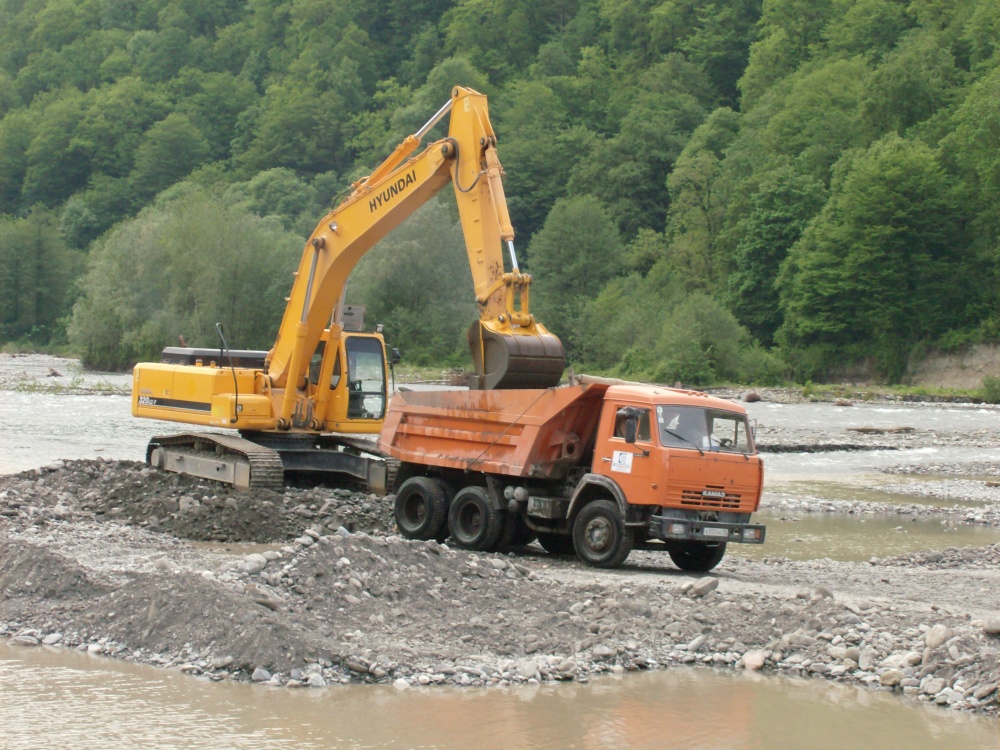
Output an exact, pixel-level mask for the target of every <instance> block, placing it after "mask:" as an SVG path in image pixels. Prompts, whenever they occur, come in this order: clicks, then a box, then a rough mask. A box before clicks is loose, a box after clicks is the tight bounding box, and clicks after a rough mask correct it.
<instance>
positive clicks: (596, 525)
mask: <svg viewBox="0 0 1000 750" xmlns="http://www.w3.org/2000/svg"><path fill="white" fill-rule="evenodd" d="M632 541H633V539H632V529H630V528H627V527H626V526H625V523H624V522H623V521H622V517H621V514H620V513H619V512H618V506H616V505H615V504H614V503H613V502H611V501H610V500H594V501H593V502H591V503H588V504H587V505H585V506H584V507H583V510H581V511H580V514H579V515H578V516H577V517H576V521H574V522H573V546H574V547H575V548H576V554H577V556H578V557H579V558H580V559H581V560H583V561H584V562H585V563H587V564H588V565H593V566H594V567H595V568H617V567H618V566H619V565H621V564H622V563H623V562H625V558H626V557H628V554H629V552H631V551H632Z"/></svg>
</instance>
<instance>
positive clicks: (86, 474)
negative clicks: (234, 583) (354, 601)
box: [0, 459, 393, 542]
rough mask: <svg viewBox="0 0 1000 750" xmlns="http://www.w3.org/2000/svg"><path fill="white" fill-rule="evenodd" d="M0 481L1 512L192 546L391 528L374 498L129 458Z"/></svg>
mask: <svg viewBox="0 0 1000 750" xmlns="http://www.w3.org/2000/svg"><path fill="white" fill-rule="evenodd" d="M3 480H4V481H3V484H2V487H3V490H4V492H3V493H0V506H5V507H6V509H7V512H9V513H13V511H14V510H17V509H21V510H22V512H23V513H27V514H30V515H40V516H43V517H49V518H51V517H52V515H53V512H54V511H60V512H59V513H58V515H59V517H60V518H65V517H68V515H69V514H70V513H74V512H75V513H79V512H81V511H82V512H86V513H92V514H94V515H96V516H98V517H100V518H105V519H108V520H114V521H120V522H123V523H130V524H134V525H138V526H142V527H145V528H149V529H151V530H154V531H162V532H165V533H168V534H170V535H172V536H175V537H179V538H182V539H191V540H194V541H218V542H281V541H286V540H289V539H294V538H295V537H297V536H299V535H300V534H301V533H302V532H303V530H304V529H306V528H307V527H310V526H319V527H322V528H326V529H329V530H330V531H335V530H336V529H337V528H339V527H341V526H343V527H345V528H347V529H348V530H362V531H375V530H381V531H391V530H392V528H393V525H392V524H393V521H392V506H391V504H390V503H387V502H386V501H385V500H384V499H382V498H380V497H378V496H376V495H368V494H365V493H362V492H351V491H349V490H343V489H330V488H326V487H322V486H320V487H312V488H309V489H295V488H288V489H286V490H285V491H284V492H283V493H276V492H272V491H270V490H254V491H249V492H241V491H238V490H235V489H233V488H231V487H228V486H226V485H223V484H219V483H217V482H210V481H206V480H200V479H196V478H194V477H188V476H182V475H178V474H169V473H167V472H162V471H159V470H157V469H153V468H151V467H149V466H147V465H145V464H141V463H136V462H131V461H116V462H109V461H103V460H100V459H96V460H81V461H58V462H56V463H53V464H51V465H50V466H47V467H45V468H43V469H41V470H34V471H26V472H22V473H20V474H16V475H14V476H11V477H4V478H3ZM3 495H6V496H7V497H6V500H5V499H4V497H3Z"/></svg>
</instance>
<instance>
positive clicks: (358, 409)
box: [346, 336, 385, 419]
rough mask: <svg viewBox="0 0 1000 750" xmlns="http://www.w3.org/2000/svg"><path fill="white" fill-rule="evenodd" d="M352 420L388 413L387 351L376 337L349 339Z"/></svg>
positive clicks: (349, 411) (348, 380) (348, 371)
mask: <svg viewBox="0 0 1000 750" xmlns="http://www.w3.org/2000/svg"><path fill="white" fill-rule="evenodd" d="M346 347H347V390H348V393H349V396H348V402H347V418H348V419H382V417H383V416H385V352H384V351H383V349H382V343H381V342H380V341H379V340H378V339H376V338H367V337H361V336H351V337H350V338H348V339H347V342H346Z"/></svg>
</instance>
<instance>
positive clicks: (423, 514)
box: [393, 477, 448, 541]
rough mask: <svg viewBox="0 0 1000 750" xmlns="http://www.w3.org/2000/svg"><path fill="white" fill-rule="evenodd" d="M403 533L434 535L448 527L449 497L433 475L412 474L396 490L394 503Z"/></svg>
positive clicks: (423, 537)
mask: <svg viewBox="0 0 1000 750" xmlns="http://www.w3.org/2000/svg"><path fill="white" fill-rule="evenodd" d="M393 514H394V515H395V517H396V526H397V527H399V533H400V534H402V535H403V536H404V537H406V538H407V539H420V540H425V541H426V540H427V539H434V538H436V537H438V536H439V535H440V534H441V532H442V531H444V528H445V521H446V520H447V519H446V516H447V514H448V501H447V498H446V497H445V490H444V487H443V486H442V485H441V483H440V482H439V481H438V480H436V479H434V478H433V477H410V478H409V479H407V480H406V481H405V482H403V484H402V485H401V486H400V488H399V492H397V493H396V503H395V505H394V507H393Z"/></svg>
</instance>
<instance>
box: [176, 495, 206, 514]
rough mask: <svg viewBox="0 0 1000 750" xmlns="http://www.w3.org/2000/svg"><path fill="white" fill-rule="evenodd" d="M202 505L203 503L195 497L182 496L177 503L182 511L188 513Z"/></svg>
mask: <svg viewBox="0 0 1000 750" xmlns="http://www.w3.org/2000/svg"><path fill="white" fill-rule="evenodd" d="M200 507H201V503H200V502H198V501H197V500H195V499H194V498H193V497H182V498H181V499H180V501H179V502H178V505H177V508H178V510H180V512H181V513H187V512H188V511H191V510H195V509H196V508H200Z"/></svg>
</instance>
